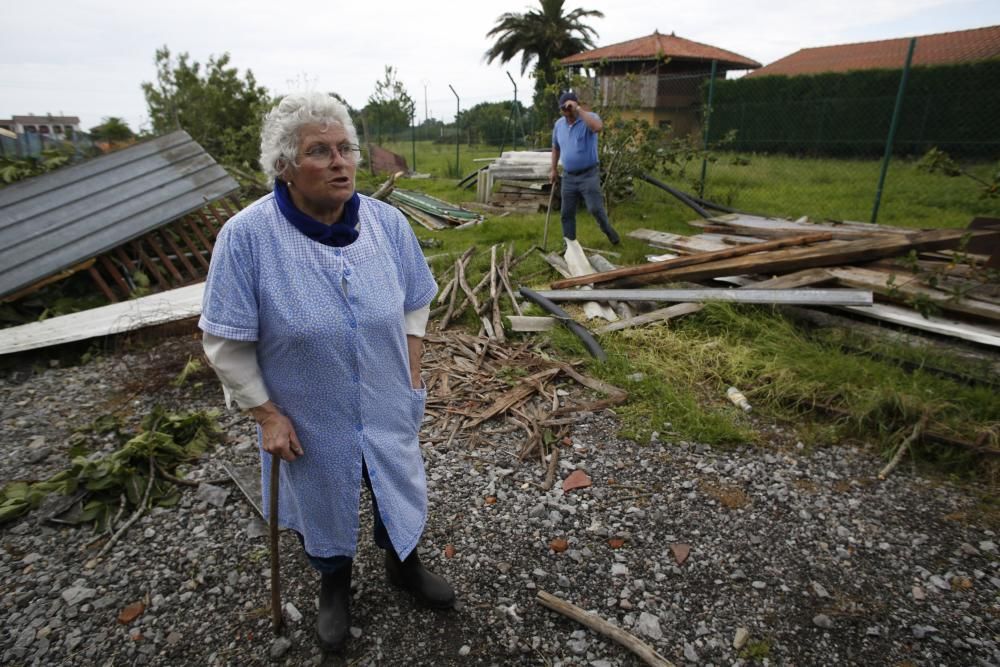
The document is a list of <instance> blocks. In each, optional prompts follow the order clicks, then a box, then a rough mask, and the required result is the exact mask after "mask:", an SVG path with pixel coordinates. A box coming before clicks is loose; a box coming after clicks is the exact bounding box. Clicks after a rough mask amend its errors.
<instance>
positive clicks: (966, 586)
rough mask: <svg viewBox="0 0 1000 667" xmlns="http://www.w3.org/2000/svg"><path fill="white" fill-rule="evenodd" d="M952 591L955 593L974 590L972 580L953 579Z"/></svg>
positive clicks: (964, 578)
mask: <svg viewBox="0 0 1000 667" xmlns="http://www.w3.org/2000/svg"><path fill="white" fill-rule="evenodd" d="M951 589H952V590H953V591H968V590H971V589H972V579H969V578H968V577H952V578H951Z"/></svg>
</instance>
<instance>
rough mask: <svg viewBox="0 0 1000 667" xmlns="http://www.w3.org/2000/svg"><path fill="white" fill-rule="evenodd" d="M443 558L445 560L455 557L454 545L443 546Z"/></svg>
mask: <svg viewBox="0 0 1000 667" xmlns="http://www.w3.org/2000/svg"><path fill="white" fill-rule="evenodd" d="M444 557H445V558H454V557H455V545H454V544H447V545H445V547H444Z"/></svg>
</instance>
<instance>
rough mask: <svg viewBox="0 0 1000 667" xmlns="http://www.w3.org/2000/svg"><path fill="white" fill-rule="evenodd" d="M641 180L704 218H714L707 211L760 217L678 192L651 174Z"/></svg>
mask: <svg viewBox="0 0 1000 667" xmlns="http://www.w3.org/2000/svg"><path fill="white" fill-rule="evenodd" d="M639 178H641V179H642V180H644V181H646V182H647V183H649V184H650V185H655V186H656V187H658V188H660V189H662V190H664V191H665V192H669V193H670V194H672V195H673V196H675V197H677V198H678V199H679V200H681V201H682V202H683V203H684V204H685V205H687V206H690V207H691V208H692V209H694V210H695V211H696V212H697V213H698V215H700V216H702V217H704V218H711V217H712V214H711V213H710V212H709V211H708V210H706V209H712V210H713V211H722V212H723V213H737V214H740V215H759V214H757V213H748V212H746V211H741V210H739V209H735V208H732V207H731V206H724V205H723V204H716V203H715V202H713V201H709V200H707V199H702V198H701V197H696V196H695V195H692V194H689V193H687V192H684V191H683V190H678V189H677V188H674V187H671V186H669V185H667V184H666V183H664V182H662V181H658V180H656V179H655V178H653V177H652V176H650V175H649V174H643V175H642V176H640V177H639ZM760 217H762V218H766V217H768V216H766V215H760Z"/></svg>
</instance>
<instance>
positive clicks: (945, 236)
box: [613, 229, 990, 287]
mask: <svg viewBox="0 0 1000 667" xmlns="http://www.w3.org/2000/svg"><path fill="white" fill-rule="evenodd" d="M973 233H974V234H988V233H990V232H973ZM968 234H969V232H967V231H966V230H961V229H934V230H930V231H924V232H919V233H917V234H915V235H913V236H910V237H904V236H900V235H895V234H894V235H890V236H882V237H878V238H865V239H860V240H857V241H836V240H835V241H827V242H825V243H819V244H816V245H811V246H806V247H804V248H784V249H781V250H771V251H767V252H762V253H758V254H756V255H748V256H745V257H732V258H730V259H721V260H717V261H714V262H708V263H706V264H697V265H694V266H682V267H679V268H676V269H666V270H664V271H659V272H656V273H648V274H645V275H641V276H633V277H630V278H623V279H621V280H619V281H615V282H614V283H613V285H614V286H615V287H632V286H636V285H648V284H653V283H658V282H665V281H667V280H695V281H698V280H705V279H707V278H716V277H719V276H735V275H748V274H749V275H753V274H763V275H774V274H777V273H788V272H790V271H798V270H800V269H808V268H814V267H818V266H835V265H839V264H850V263H854V262H864V261H868V260H874V259H881V258H882V257H891V256H893V255H901V254H904V253H906V252H909V251H910V250H933V249H942V248H950V247H954V246H957V245H958V244H959V243H961V241H962V237H963V236H966V235H968Z"/></svg>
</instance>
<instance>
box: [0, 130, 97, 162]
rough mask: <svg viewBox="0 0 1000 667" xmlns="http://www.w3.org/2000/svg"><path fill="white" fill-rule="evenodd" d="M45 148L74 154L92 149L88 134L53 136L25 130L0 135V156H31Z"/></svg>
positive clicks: (88, 151)
mask: <svg viewBox="0 0 1000 667" xmlns="http://www.w3.org/2000/svg"><path fill="white" fill-rule="evenodd" d="M47 150H60V151H66V150H69V151H70V152H72V153H73V154H76V155H81V156H82V155H87V154H89V153H90V152H92V150H93V142H92V141H91V139H90V136H89V135H88V134H85V133H83V132H73V133H72V134H71V135H70V136H69V137H61V136H60V137H53V136H49V135H47V134H40V133H37V132H25V133H24V134H19V135H17V137H7V136H3V135H0V157H3V158H11V159H16V158H33V157H39V156H40V155H41V154H42V153H43V152H44V151H47Z"/></svg>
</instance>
